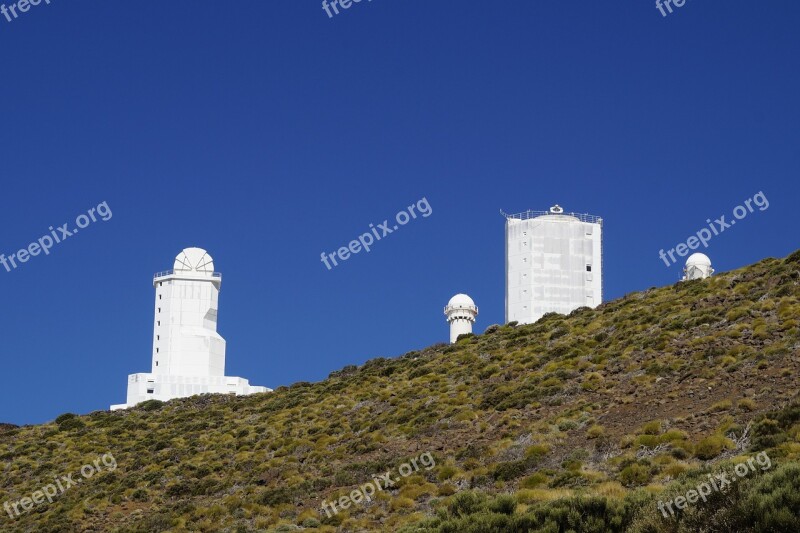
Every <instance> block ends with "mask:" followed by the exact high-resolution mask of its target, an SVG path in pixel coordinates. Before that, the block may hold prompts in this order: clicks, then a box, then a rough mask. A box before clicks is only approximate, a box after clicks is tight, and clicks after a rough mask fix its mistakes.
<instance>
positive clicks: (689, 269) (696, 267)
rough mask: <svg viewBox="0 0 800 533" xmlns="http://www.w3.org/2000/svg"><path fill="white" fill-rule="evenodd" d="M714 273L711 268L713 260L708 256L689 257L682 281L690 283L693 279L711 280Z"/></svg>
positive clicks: (695, 255)
mask: <svg viewBox="0 0 800 533" xmlns="http://www.w3.org/2000/svg"><path fill="white" fill-rule="evenodd" d="M713 273H714V269H713V268H711V259H709V258H708V256H707V255H706V254H701V253H696V254H692V255H690V256H689V259H687V260H686V266H685V267H683V279H682V280H681V281H689V280H693V279H706V278H710V277H711V275H712V274H713Z"/></svg>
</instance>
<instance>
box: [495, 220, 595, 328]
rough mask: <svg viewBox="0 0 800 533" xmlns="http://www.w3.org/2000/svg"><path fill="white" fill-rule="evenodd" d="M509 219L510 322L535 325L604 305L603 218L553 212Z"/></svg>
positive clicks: (508, 282) (507, 230)
mask: <svg viewBox="0 0 800 533" xmlns="http://www.w3.org/2000/svg"><path fill="white" fill-rule="evenodd" d="M503 214H504V215H505V217H506V322H513V321H516V322H519V323H520V324H531V323H533V322H536V321H537V320H539V319H540V318H541V317H542V316H543V315H544V314H545V313H550V312H555V313H562V314H567V313H569V312H571V311H573V310H575V309H577V308H579V307H583V306H587V307H595V306H597V305H599V304H600V303H602V301H603V219H602V218H599V217H596V216H593V215H585V214H578V213H564V210H563V209H562V208H561V207H560V206H558V205H555V206H553V207H551V208H550V210H549V211H526V212H524V213H519V214H516V215H507V214H505V213H503Z"/></svg>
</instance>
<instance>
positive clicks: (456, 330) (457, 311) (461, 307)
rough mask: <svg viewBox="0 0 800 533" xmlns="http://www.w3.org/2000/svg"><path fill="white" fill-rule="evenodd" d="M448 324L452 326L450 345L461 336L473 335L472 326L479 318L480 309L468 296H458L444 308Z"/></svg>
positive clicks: (451, 299)
mask: <svg viewBox="0 0 800 533" xmlns="http://www.w3.org/2000/svg"><path fill="white" fill-rule="evenodd" d="M444 314H445V315H446V316H447V322H448V323H449V324H450V344H453V343H454V342H456V340H457V339H458V336H459V335H463V334H464V333H472V324H474V323H475V317H476V316H478V307H477V306H476V305H475V302H473V301H472V298H470V297H469V296H467V295H466V294H456V295H455V296H453V297H452V298H450V301H449V302H448V303H447V307H445V308H444Z"/></svg>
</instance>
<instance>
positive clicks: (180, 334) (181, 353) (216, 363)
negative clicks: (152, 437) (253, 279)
mask: <svg viewBox="0 0 800 533" xmlns="http://www.w3.org/2000/svg"><path fill="white" fill-rule="evenodd" d="M221 284H222V274H220V273H218V272H214V261H213V260H212V259H211V256H210V255H208V253H207V252H206V251H205V250H202V249H200V248H186V249H185V250H183V251H182V252H181V253H180V254H178V257H176V258H175V264H174V266H173V268H172V270H168V271H166V272H159V273H158V274H156V275H155V276H154V278H153V287H155V289H156V304H155V319H154V324H153V365H152V371H151V372H150V373H149V374H131V375H130V376H128V399H127V403H125V404H121V405H112V406H111V410H112V411H113V410H117V409H126V408H128V407H133V406H134V405H136V404H138V403H140V402H143V401H145V400H161V401H167V400H171V399H173V398H184V397H187V396H193V395H195V394H203V393H220V394H236V395H247V394H254V393H257V392H270V391H271V389H268V388H266V387H256V386H250V383H249V382H248V381H247V380H246V379H243V378H238V377H227V376H225V339H223V338H222V337H221V336H220V334H219V333H217V309H218V299H219V289H220V285H221Z"/></svg>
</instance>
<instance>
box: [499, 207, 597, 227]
mask: <svg viewBox="0 0 800 533" xmlns="http://www.w3.org/2000/svg"><path fill="white" fill-rule="evenodd" d="M500 214H501V215H503V216H504V217H506V219H512V218H513V219H516V220H529V219H531V218H538V217H543V216H545V215H553V216H567V217H574V218H577V219H578V220H580V221H581V222H588V223H590V224H602V223H603V219H602V217H598V216H595V215H589V214H587V213H554V212H552V211H533V210H530V209H529V210H527V211H523V212H522V213H517V214H514V215H509V214H508V213H505V212H504V211H503V210H502V209H501V210H500Z"/></svg>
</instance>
